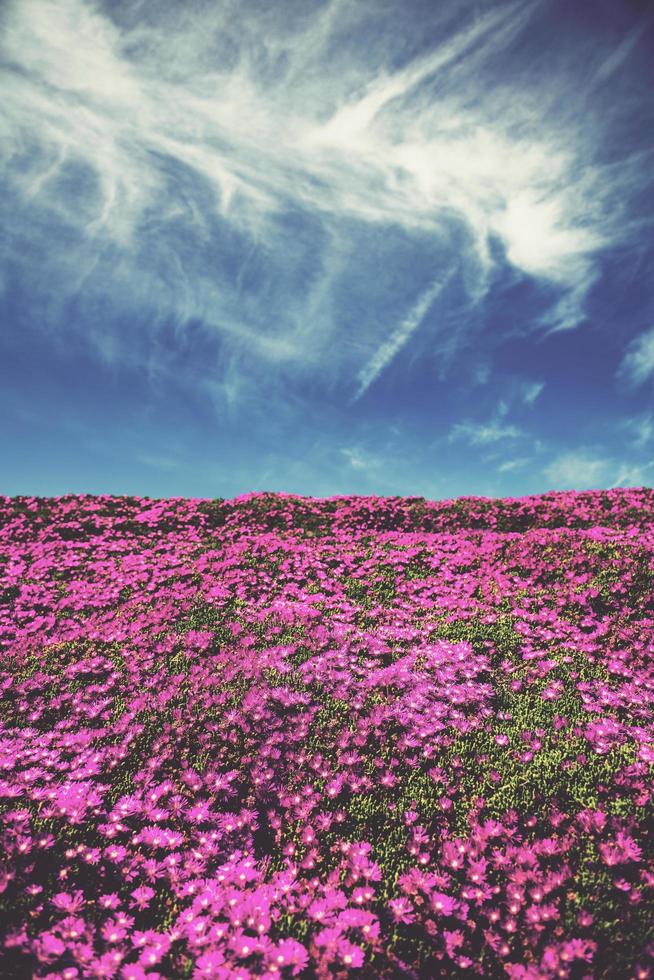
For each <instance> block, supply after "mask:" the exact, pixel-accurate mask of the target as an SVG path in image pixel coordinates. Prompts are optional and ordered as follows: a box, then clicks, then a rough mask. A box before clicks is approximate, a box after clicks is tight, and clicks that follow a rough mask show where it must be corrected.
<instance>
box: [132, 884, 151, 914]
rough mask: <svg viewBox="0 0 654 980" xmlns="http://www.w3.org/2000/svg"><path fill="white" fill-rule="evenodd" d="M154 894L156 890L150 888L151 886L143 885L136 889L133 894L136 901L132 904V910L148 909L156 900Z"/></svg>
mask: <svg viewBox="0 0 654 980" xmlns="http://www.w3.org/2000/svg"><path fill="white" fill-rule="evenodd" d="M154 894H155V892H154V888H150V887H149V885H141V886H140V888H135V889H134V891H133V892H131V896H132V898H133V899H134V901H133V902H130V905H131V906H132V908H138V909H146V908H147V907H148V905H149V904H150V902H151V900H152V899H153V898H154Z"/></svg>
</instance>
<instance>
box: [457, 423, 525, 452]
mask: <svg viewBox="0 0 654 980" xmlns="http://www.w3.org/2000/svg"><path fill="white" fill-rule="evenodd" d="M522 435H523V433H522V432H521V430H520V429H518V428H517V427H516V426H515V425H502V424H501V423H500V422H497V421H495V422H487V423H483V422H457V423H456V424H455V425H453V426H452V428H451V430H450V435H449V441H450V442H457V441H463V442H467V443H468V445H470V446H488V445H490V444H491V443H494V442H500V441H501V440H504V439H519V438H520V437H521V436H522Z"/></svg>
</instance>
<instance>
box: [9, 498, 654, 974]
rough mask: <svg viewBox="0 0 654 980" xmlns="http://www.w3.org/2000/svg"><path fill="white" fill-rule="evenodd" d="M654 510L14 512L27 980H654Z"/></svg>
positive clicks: (57, 506)
mask: <svg viewBox="0 0 654 980" xmlns="http://www.w3.org/2000/svg"><path fill="white" fill-rule="evenodd" d="M653 553H654V492H653V491H652V490H646V489H642V490H611V491H607V492H599V491H598V492H587V493H551V494H547V495H545V496H542V497H530V498H521V499H514V500H496V501H489V500H484V499H479V498H464V499H460V500H456V501H447V502H439V503H429V502H426V501H424V500H422V499H417V498H407V499H401V498H394V499H384V498H362V497H358V498H350V497H342V498H333V499H329V500H310V499H305V498H301V497H295V496H290V495H270V494H258V495H257V494H254V495H248V496H244V497H240V498H237V499H235V500H231V501H220V500H217V501H207V500H183V499H169V500H157V501H153V500H142V499H135V498H126V497H109V496H100V497H78V496H69V497H60V498H53V499H43V498H25V497H22V498H7V497H4V498H0V647H1V650H2V656H1V661H0V692H1V693H0V834H1V839H0V923H1V924H0V976H1V977H2V978H10V977H32V976H33V977H38V978H42V980H45V978H51V980H54V978H57V980H59V978H61V980H74V978H86V977H98V978H111V977H116V978H121V980H145V978H151V980H155V978H158V977H192V978H204V977H214V978H225V980H226V978H233V980H246V978H249V977H265V978H268V980H273V978H274V980H277V978H281V980H283V978H288V977H299V978H310V977H321V978H331V977H349V976H350V975H351V976H353V977H389V978H393V977H407V978H414V977H415V978H436V977H475V976H480V977H509V978H513V980H527V978H529V980H540V978H550V977H565V978H568V977H569V978H594V977H601V978H607V980H619V978H623V977H624V978H638V980H645V978H650V977H654V817H653V810H652V791H653V780H652V775H653V767H654V659H653V646H654V644H653V638H654V564H653V557H654V554H653Z"/></svg>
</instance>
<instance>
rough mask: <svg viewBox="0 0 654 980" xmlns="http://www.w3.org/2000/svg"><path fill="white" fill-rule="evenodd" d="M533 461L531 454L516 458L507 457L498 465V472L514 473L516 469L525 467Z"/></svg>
mask: <svg viewBox="0 0 654 980" xmlns="http://www.w3.org/2000/svg"><path fill="white" fill-rule="evenodd" d="M530 462H531V456H520V457H516V458H515V459H507V460H505V462H503V463H500V465H499V466H498V467H497V472H498V473H514V472H515V471H516V470H521V469H524V467H525V466H527V464H528V463H530Z"/></svg>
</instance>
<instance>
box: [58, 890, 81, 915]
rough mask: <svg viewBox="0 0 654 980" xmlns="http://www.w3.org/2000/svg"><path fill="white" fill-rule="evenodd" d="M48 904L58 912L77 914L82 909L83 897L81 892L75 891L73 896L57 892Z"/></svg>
mask: <svg viewBox="0 0 654 980" xmlns="http://www.w3.org/2000/svg"><path fill="white" fill-rule="evenodd" d="M50 904H51V905H54V907H55V908H56V909H59V911H60V912H68V913H69V914H70V913H73V912H79V910H80V909H81V908H83V907H84V895H83V894H82V892H81V891H76V892H75V893H74V894H73V895H70V894H69V893H68V892H59V893H58V894H57V895H55V896H54V898H51V899H50Z"/></svg>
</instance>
